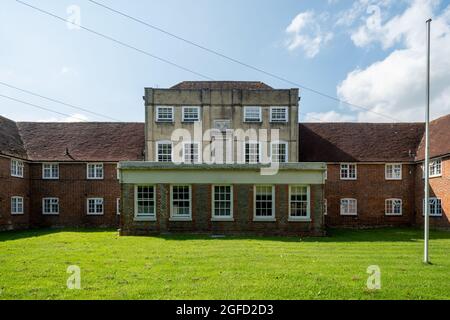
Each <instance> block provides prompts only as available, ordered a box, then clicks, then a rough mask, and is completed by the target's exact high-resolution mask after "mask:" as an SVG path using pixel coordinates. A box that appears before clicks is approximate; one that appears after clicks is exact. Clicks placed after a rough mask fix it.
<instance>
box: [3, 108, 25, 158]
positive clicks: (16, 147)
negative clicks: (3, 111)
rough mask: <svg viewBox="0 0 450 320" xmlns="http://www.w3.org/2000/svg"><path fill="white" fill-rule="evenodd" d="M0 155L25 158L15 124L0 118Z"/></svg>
mask: <svg viewBox="0 0 450 320" xmlns="http://www.w3.org/2000/svg"><path fill="white" fill-rule="evenodd" d="M0 154H3V155H7V156H12V157H17V158H21V159H26V158H27V152H26V150H25V148H24V146H23V143H22V140H21V138H20V134H19V129H18V128H17V125H16V123H15V122H14V121H12V120H9V119H7V118H4V117H2V116H0Z"/></svg>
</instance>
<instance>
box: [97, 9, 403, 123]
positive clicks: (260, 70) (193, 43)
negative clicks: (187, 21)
mask: <svg viewBox="0 0 450 320" xmlns="http://www.w3.org/2000/svg"><path fill="white" fill-rule="evenodd" d="M88 1H89V2H91V3H93V4H95V5H97V6H100V7H102V8H104V9H107V10H109V11H111V12H114V13H116V14H119V15H121V16H123V17H126V18H128V19H130V20H133V21H135V22H137V23H140V24H142V25H144V26H146V27H148V28H151V29H153V30H156V31H159V32H161V33H163V34H166V35H168V36H170V37H172V38H175V39H177V40H180V41H183V42H185V43H187V44H189V45H192V46H194V47H197V48H199V49H201V50H204V51H206V52H209V53H211V54H214V55H216V56H219V57H221V58H223V59H226V60H228V61H231V62H233V63H236V64H239V65H241V66H244V67H246V68H249V69H252V70H254V71H257V72H259V73H262V74H265V75H266V76H269V77H272V78H275V79H277V80H280V81H283V82H285V83H289V84H291V85H294V86H297V87H299V88H302V89H304V90H307V91H309V92H312V93H315V94H317V95H320V96H322V97H325V98H328V99H331V100H334V101H336V102H339V103H343V104H346V105H349V106H352V107H355V108H358V109H362V110H365V111H368V112H371V113H374V114H377V115H379V116H382V117H385V118H389V119H391V120H394V121H401V120H399V119H396V118H394V117H391V116H389V115H385V114H383V113H380V112H377V111H374V110H372V109H370V108H368V107H365V106H361V105H357V104H354V103H351V102H349V101H345V100H342V99H339V98H337V97H334V96H332V95H330V94H327V93H324V92H321V91H319V90H316V89H313V88H311V87H308V86H305V85H302V84H300V83H298V82H295V81H292V80H289V79H287V78H285V77H282V76H279V75H276V74H274V73H272V72H269V71H266V70H264V69H261V68H258V67H255V66H253V65H251V64H248V63H246V62H243V61H241V60H238V59H236V58H232V57H230V56H228V55H226V54H224V53H221V52H219V51H216V50H213V49H210V48H208V47H205V46H203V45H201V44H198V43H196V42H193V41H191V40H188V39H186V38H183V37H181V36H178V35H176V34H174V33H171V32H169V31H167V30H164V29H163V28H161V27H158V26H155V25H152V24H150V23H148V22H145V21H143V20H141V19H138V18H135V17H133V16H131V15H129V14H126V13H124V12H122V11H119V10H117V9H114V8H111V7H109V6H107V5H105V4H103V3H100V2H97V1H95V0H88Z"/></svg>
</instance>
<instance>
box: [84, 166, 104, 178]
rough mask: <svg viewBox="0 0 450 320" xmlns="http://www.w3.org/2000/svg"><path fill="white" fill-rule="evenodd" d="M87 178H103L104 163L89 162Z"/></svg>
mask: <svg viewBox="0 0 450 320" xmlns="http://www.w3.org/2000/svg"><path fill="white" fill-rule="evenodd" d="M87 178H88V179H103V163H88V164H87Z"/></svg>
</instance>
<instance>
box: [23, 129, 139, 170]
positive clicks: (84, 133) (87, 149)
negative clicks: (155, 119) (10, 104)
mask: <svg viewBox="0 0 450 320" xmlns="http://www.w3.org/2000/svg"><path fill="white" fill-rule="evenodd" d="M17 127H18V128H19V132H20V135H21V137H22V141H23V144H24V147H25V149H26V150H27V153H28V159H29V160H33V161H114V162H115V161H125V160H143V158H144V157H143V151H144V145H145V133H144V123H110V122H89V123H84V122H80V123H39V122H18V123H17ZM66 149H67V150H68V154H67V153H66Z"/></svg>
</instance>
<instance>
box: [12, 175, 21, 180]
mask: <svg viewBox="0 0 450 320" xmlns="http://www.w3.org/2000/svg"><path fill="white" fill-rule="evenodd" d="M11 177H13V178H20V179H23V176H15V175H11Z"/></svg>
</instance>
